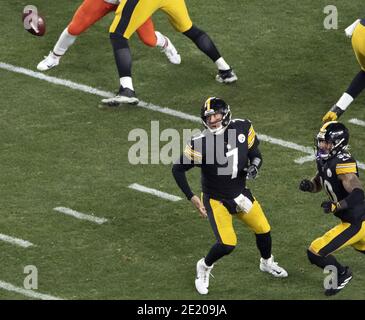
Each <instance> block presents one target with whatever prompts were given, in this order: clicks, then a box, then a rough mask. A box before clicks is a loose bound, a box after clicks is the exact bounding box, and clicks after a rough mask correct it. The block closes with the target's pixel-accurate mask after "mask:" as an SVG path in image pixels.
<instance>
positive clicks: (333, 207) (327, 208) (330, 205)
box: [321, 201, 340, 213]
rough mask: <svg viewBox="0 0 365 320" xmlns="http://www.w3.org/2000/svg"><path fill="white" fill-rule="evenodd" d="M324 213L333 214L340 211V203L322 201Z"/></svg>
mask: <svg viewBox="0 0 365 320" xmlns="http://www.w3.org/2000/svg"><path fill="white" fill-rule="evenodd" d="M321 207H322V208H323V212H324V213H335V212H336V211H338V210H340V203H339V202H333V201H323V202H322V204H321Z"/></svg>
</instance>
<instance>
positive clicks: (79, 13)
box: [67, 0, 157, 47]
mask: <svg viewBox="0 0 365 320" xmlns="http://www.w3.org/2000/svg"><path fill="white" fill-rule="evenodd" d="M117 8H118V5H115V4H111V3H107V2H105V1H104V0H84V1H83V2H82V4H81V5H80V6H79V7H78V9H77V10H76V12H75V14H74V16H73V18H72V20H71V22H70V24H69V25H68V28H67V29H68V32H69V33H70V34H72V35H74V36H78V35H80V34H81V33H83V32H84V31H86V30H87V29H88V28H89V27H91V26H92V25H93V24H94V23H96V22H97V21H98V20H100V19H101V18H102V17H104V16H105V15H107V14H108V13H109V12H112V11H115V10H116V9H117ZM137 34H138V37H139V38H140V40H141V41H142V42H143V43H144V44H145V45H147V46H150V47H155V46H156V43H157V38H156V35H155V27H154V25H153V22H152V19H151V17H150V18H148V19H147V21H146V22H145V23H144V24H143V25H141V26H140V27H139V28H138V29H137Z"/></svg>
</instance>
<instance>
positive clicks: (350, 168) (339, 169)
mask: <svg viewBox="0 0 365 320" xmlns="http://www.w3.org/2000/svg"><path fill="white" fill-rule="evenodd" d="M346 173H357V168H356V163H355V162H349V163H338V164H337V165H336V174H346Z"/></svg>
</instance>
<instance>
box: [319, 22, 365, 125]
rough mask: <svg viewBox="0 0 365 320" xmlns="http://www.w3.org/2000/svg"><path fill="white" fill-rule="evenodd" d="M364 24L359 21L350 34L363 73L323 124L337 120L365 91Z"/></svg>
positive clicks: (360, 73) (354, 80) (357, 77)
mask: <svg viewBox="0 0 365 320" xmlns="http://www.w3.org/2000/svg"><path fill="white" fill-rule="evenodd" d="M363 23H365V22H363V21H361V23H360V20H357V21H356V22H355V23H354V24H353V28H354V30H353V33H350V36H352V39H351V43H352V48H353V50H354V53H355V56H356V59H357V61H358V63H359V65H360V67H361V71H360V72H359V73H358V74H357V75H356V76H355V77H354V79H353V80H352V82H351V84H350V86H349V87H348V88H347V90H346V91H345V92H344V93H343V94H342V96H341V98H340V99H339V100H338V101H337V102H336V104H334V105H333V106H332V108H331V109H330V110H329V111H328V112H327V113H326V114H325V115H324V117H323V118H322V121H323V122H327V121H335V120H337V119H338V118H339V117H340V116H341V115H342V114H343V113H344V112H345V110H346V109H347V108H348V107H349V106H350V105H351V103H352V102H353V101H354V100H355V99H356V97H357V96H358V95H359V94H360V93H361V92H362V91H363V90H364V89H365V43H364V40H365V26H364V25H363ZM350 27H351V26H350ZM350 27H349V28H350Z"/></svg>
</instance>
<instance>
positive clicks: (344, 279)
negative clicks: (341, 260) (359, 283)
mask: <svg viewBox="0 0 365 320" xmlns="http://www.w3.org/2000/svg"><path fill="white" fill-rule="evenodd" d="M351 279H352V271H351V270H350V268H349V267H345V272H344V273H343V274H339V275H338V278H337V288H331V289H326V290H325V291H324V294H325V295H326V296H333V295H335V294H337V293H339V292H340V291H341V290H342V289H343V288H345V286H346V285H347V284H348V283H349V282H350V281H351Z"/></svg>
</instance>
